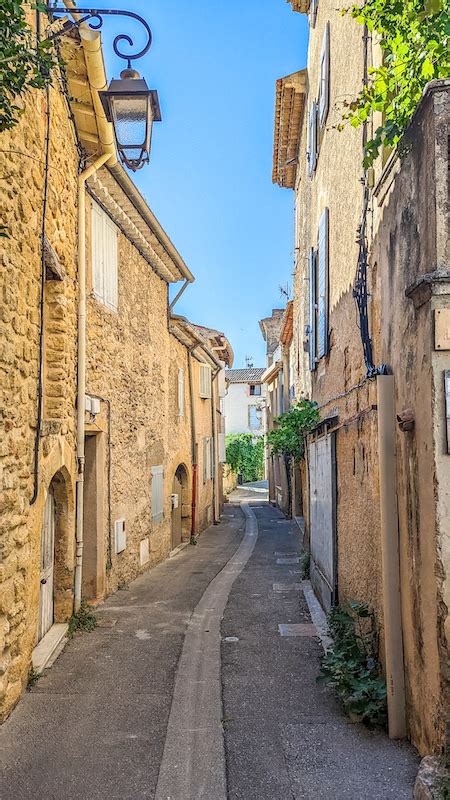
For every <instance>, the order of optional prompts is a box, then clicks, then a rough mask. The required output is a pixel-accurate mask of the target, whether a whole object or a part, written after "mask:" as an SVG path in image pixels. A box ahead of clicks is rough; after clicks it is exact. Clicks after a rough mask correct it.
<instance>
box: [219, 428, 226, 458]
mask: <svg viewBox="0 0 450 800" xmlns="http://www.w3.org/2000/svg"><path fill="white" fill-rule="evenodd" d="M217 444H218V449H219V464H225V462H226V460H227V456H226V447H225V434H224V433H219V436H218V442H217Z"/></svg>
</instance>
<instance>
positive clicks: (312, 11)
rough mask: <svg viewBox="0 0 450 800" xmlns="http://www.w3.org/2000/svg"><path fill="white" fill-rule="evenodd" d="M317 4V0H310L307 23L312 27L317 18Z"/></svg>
mask: <svg viewBox="0 0 450 800" xmlns="http://www.w3.org/2000/svg"><path fill="white" fill-rule="evenodd" d="M318 5H319V0H311V2H310V4H309V24H310V25H311V28H314V26H315V24H316V19H317V6H318Z"/></svg>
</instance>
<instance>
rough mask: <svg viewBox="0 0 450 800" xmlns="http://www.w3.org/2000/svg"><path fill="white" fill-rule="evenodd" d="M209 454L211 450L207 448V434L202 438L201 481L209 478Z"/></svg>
mask: <svg viewBox="0 0 450 800" xmlns="http://www.w3.org/2000/svg"><path fill="white" fill-rule="evenodd" d="M210 456H211V451H210V449H209V439H208V437H207V436H205V437H204V438H203V483H206V482H207V481H209V479H210V469H211V467H210V464H209V459H210Z"/></svg>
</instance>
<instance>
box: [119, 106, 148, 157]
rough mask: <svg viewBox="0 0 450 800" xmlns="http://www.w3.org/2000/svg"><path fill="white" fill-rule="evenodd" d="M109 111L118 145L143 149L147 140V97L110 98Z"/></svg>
mask: <svg viewBox="0 0 450 800" xmlns="http://www.w3.org/2000/svg"><path fill="white" fill-rule="evenodd" d="M110 103H111V111H112V116H113V120H114V128H115V131H116V137H117V141H118V143H119V144H120V145H122V146H123V147H124V149H125V148H126V147H127V145H134V147H144V146H145V144H146V139H147V127H148V123H149V119H148V97H147V96H145V95H132V94H128V95H122V96H119V97H118V96H117V95H116V96H112V97H111V100H110Z"/></svg>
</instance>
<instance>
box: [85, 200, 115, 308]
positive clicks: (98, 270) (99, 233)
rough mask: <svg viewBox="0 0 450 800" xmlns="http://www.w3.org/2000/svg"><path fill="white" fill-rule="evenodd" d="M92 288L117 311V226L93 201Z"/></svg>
mask: <svg viewBox="0 0 450 800" xmlns="http://www.w3.org/2000/svg"><path fill="white" fill-rule="evenodd" d="M91 258H92V288H93V292H94V297H95V298H96V299H97V300H98V301H99V302H100V303H103V305H104V306H107V308H110V309H111V310H112V311H117V294H118V292H117V271H118V270H117V228H116V226H115V225H114V222H112V220H111V219H110V218H109V217H108V215H107V214H105V212H104V211H103V209H101V208H100V206H99V205H97V203H95V202H94V201H92V212H91Z"/></svg>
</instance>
